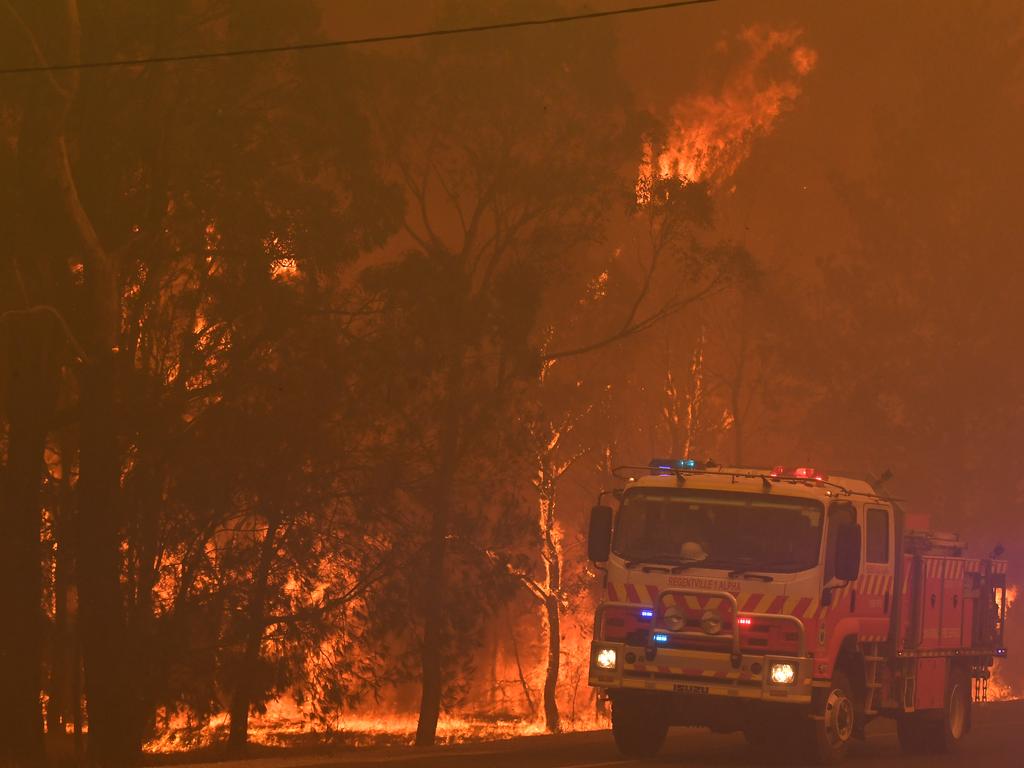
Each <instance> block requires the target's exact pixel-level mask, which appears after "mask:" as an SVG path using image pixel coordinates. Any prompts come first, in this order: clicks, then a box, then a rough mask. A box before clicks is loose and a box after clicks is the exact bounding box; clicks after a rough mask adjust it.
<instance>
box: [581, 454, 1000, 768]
mask: <svg viewBox="0 0 1024 768" xmlns="http://www.w3.org/2000/svg"><path fill="white" fill-rule="evenodd" d="M615 476H616V477H617V478H619V479H621V480H624V481H625V483H624V487H623V488H618V489H615V490H613V491H606V492H603V493H602V494H601V496H600V497H599V499H598V506H596V507H594V508H593V510H592V511H591V516H590V529H589V542H588V547H589V556H590V559H591V560H592V561H593V562H594V564H595V566H596V567H597V568H598V569H599V570H600V571H602V572H603V574H602V582H603V590H602V599H601V601H600V603H599V604H598V607H597V611H596V616H595V621H594V635H593V641H592V645H591V654H590V666H589V681H590V685H591V686H594V687H596V688H598V689H599V695H600V697H601V698H602V700H605V701H607V700H610V704H611V718H612V731H613V734H614V737H615V741H616V744H617V746H618V748H619V750H620V751H621V752H622V753H623V754H624V755H625V756H627V757H632V758H643V757H652V756H654V755H655V754H657V753H658V751H659V750H660V748H661V746H662V744H663V742H664V740H665V737H666V734H667V731H668V728H669V727H670V726H676V725H684V726H704V727H710V728H711V729H712V730H714V731H717V732H723V733H724V732H732V731H742V732H743V734H744V735H745V736H746V738H747V740H748V742H750V744H751V745H752V746H753V747H755V748H762V749H765V750H769V751H771V752H773V753H775V754H783V755H792V756H794V757H800V758H803V759H809V760H811V761H813V762H816V763H819V764H831V763H835V762H838V761H840V760H841V759H842V758H843V757H844V755H845V754H846V752H847V749H848V747H849V743H850V741H851V739H854V738H864V729H865V726H866V725H867V723H868V722H870V721H871V720H872V719H874V718H877V717H890V718H893V719H894V720H895V721H896V726H897V731H898V735H899V741H900V744H901V746H902V747H903V749H904V750H905V751H907V752H910V753H923V752H932V751H948V750H951V749H953V748H954V747H955V746H956V745H957V743H958V742H960V740H961V739H963V738H964V736H965V735H966V734H967V733H968V732H969V731H970V729H971V705H972V701H975V700H982V699H983V698H984V696H985V692H986V689H987V680H988V679H989V674H990V668H991V666H992V664H993V662H994V660H995V659H996V658H998V657H1001V656H1005V655H1006V648H1005V645H1004V638H1003V633H1004V624H1005V618H1006V561H1005V560H1001V559H999V554H1001V550H997V552H996V553H994V554H993V556H991V557H984V558H977V557H969V556H968V555H967V552H966V545H965V544H964V542H963V541H962V540H961V539H960V538H958V537H957V536H956V535H953V534H945V533H939V532H932V531H928V530H911V529H910V527H909V526H908V517H907V515H906V514H905V513H904V511H903V510H902V509H901V507H900V506H899V504H898V503H896V501H895V500H893V499H890V498H888V497H886V496H885V495H883V494H881V493H879V492H878V491H876V489H875V488H874V487H873V486H872V484H871V483H869V482H866V481H864V480H860V479H856V478H852V477H840V476H834V475H833V476H829V475H828V474H826V473H825V472H822V471H820V470H818V469H816V468H813V467H796V468H786V467H775V468H774V469H756V468H753V469H752V468H741V467H721V466H715V465H712V464H710V463H698V462H697V461H695V460H692V459H655V460H653V461H652V462H651V463H650V465H649V466H647V467H628V466H627V467H619V468H618V469H616V470H615ZM608 496H611V497H613V498H614V499H615V501H617V505H616V506H617V508H616V509H613V507H612V506H610V505H608V504H605V503H602V502H603V501H604V500H605V499H606V497H608Z"/></svg>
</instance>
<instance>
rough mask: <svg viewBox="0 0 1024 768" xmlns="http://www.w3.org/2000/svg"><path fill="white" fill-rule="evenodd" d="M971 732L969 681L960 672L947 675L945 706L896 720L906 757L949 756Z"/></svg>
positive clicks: (901, 745)
mask: <svg viewBox="0 0 1024 768" xmlns="http://www.w3.org/2000/svg"><path fill="white" fill-rule="evenodd" d="M970 729H971V680H970V678H969V677H968V676H967V675H965V674H964V673H963V672H961V671H959V670H955V671H952V672H950V676H949V685H948V686H947V688H946V699H945V706H944V707H943V708H942V711H941V712H938V711H937V710H926V711H923V712H914V713H913V714H906V715H903V716H902V717H900V718H898V719H897V720H896V735H897V736H899V739H900V747H902V748H903V751H904V752H906V753H907V754H910V755H920V754H928V753H932V754H934V753H942V752H952V751H953V750H954V749H956V747H957V745H958V744H959V743H960V741H961V740H962V739H963V738H964V736H966V735H967V732H968V731H970Z"/></svg>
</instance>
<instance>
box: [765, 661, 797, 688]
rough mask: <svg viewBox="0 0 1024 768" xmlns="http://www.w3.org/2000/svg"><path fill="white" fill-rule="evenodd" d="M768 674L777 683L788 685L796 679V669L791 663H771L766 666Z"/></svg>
mask: <svg viewBox="0 0 1024 768" xmlns="http://www.w3.org/2000/svg"><path fill="white" fill-rule="evenodd" d="M768 676H769V677H770V678H771V680H772V682H773V683H776V684H777V685H790V684H791V683H793V681H795V680H796V670H795V669H794V668H793V665H792V664H785V663H779V664H772V665H771V666H770V667H769V668H768Z"/></svg>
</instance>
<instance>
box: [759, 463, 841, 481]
mask: <svg viewBox="0 0 1024 768" xmlns="http://www.w3.org/2000/svg"><path fill="white" fill-rule="evenodd" d="M771 476H772V477H777V478H781V479H784V480H821V481H825V480H828V475H826V474H825V473H824V472H822V471H821V470H820V469H815V468H814V467H796V468H795V469H786V467H784V466H782V465H781V464H780V465H779V466H777V467H773V468H772V471H771Z"/></svg>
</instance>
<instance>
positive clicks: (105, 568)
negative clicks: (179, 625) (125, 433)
mask: <svg viewBox="0 0 1024 768" xmlns="http://www.w3.org/2000/svg"><path fill="white" fill-rule="evenodd" d="M97 335H99V336H101V337H102V336H106V334H97ZM111 346H112V345H111ZM111 346H108V347H107V348H106V349H104V348H103V343H102V342H101V341H97V343H95V344H93V345H92V348H91V350H90V361H89V363H88V364H87V365H85V366H84V367H83V370H82V372H81V377H80V382H81V404H82V408H81V412H82V445H81V454H80V456H81V458H80V476H79V482H78V490H79V515H78V521H77V526H76V529H77V533H78V536H77V539H78V546H77V547H76V550H77V553H78V591H79V596H80V599H81V605H80V616H81V637H82V656H83V659H84V661H85V694H86V700H87V702H88V718H89V739H88V751H89V756H90V758H91V759H93V760H94V761H96V762H97V763H99V764H101V765H125V764H127V763H130V762H133V761H134V760H135V759H136V758H137V756H138V754H139V750H140V747H141V745H140V744H139V743H138V741H137V740H136V739H133V737H132V729H131V728H130V727H129V725H130V723H131V721H132V719H133V711H134V704H135V702H134V699H135V695H134V692H135V691H134V689H135V686H134V684H133V683H131V680H132V678H133V675H132V670H130V669H128V668H127V666H128V665H127V664H126V661H127V655H126V652H127V650H128V649H127V643H126V629H127V627H126V621H125V612H124V597H123V595H122V590H121V553H120V526H119V524H118V514H117V500H118V490H119V483H120V457H119V454H118V450H117V440H116V434H115V424H116V414H115V407H114V395H113V391H114V386H115V377H114V360H113V353H112V351H111Z"/></svg>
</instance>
